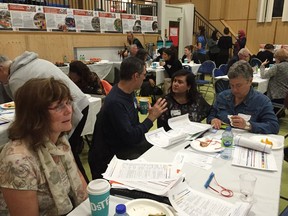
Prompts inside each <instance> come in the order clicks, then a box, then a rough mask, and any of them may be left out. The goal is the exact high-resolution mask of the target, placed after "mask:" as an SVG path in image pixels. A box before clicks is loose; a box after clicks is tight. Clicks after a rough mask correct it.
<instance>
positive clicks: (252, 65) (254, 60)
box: [250, 58, 262, 67]
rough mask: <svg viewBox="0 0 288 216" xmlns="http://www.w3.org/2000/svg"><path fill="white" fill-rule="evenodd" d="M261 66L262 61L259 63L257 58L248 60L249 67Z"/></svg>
mask: <svg viewBox="0 0 288 216" xmlns="http://www.w3.org/2000/svg"><path fill="white" fill-rule="evenodd" d="M261 64H262V61H261V60H260V59H258V58H252V59H251V60H250V65H251V67H255V66H258V67H260V66H261Z"/></svg>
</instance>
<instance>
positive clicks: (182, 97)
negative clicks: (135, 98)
mask: <svg viewBox="0 0 288 216" xmlns="http://www.w3.org/2000/svg"><path fill="white" fill-rule="evenodd" d="M171 83H172V84H171V88H170V93H168V94H167V95H166V96H165V99H166V101H167V108H168V110H167V111H166V112H164V113H163V114H162V115H161V116H160V117H159V118H158V120H157V125H158V128H159V127H164V129H165V130H166V131H167V130H170V127H169V125H168V119H169V118H173V117H175V116H180V115H184V114H186V113H188V114H189V119H190V121H194V122H201V121H202V120H203V119H205V118H206V117H207V116H208V114H209V111H210V108H211V106H210V105H209V104H208V103H207V102H206V100H205V99H204V98H203V97H202V95H201V94H200V93H199V92H198V91H197V87H196V82H195V76H194V74H193V73H191V72H189V71H187V70H184V69H181V70H179V71H177V72H176V73H175V74H174V75H173V77H172V81H171Z"/></svg>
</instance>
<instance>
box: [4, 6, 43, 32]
mask: <svg viewBox="0 0 288 216" xmlns="http://www.w3.org/2000/svg"><path fill="white" fill-rule="evenodd" d="M8 8H9V10H10V15H11V22H12V28H13V30H19V29H35V30H36V29H37V30H46V19H45V14H44V11H43V7H42V6H37V5H23V4H9V5H8Z"/></svg>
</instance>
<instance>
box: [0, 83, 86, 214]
mask: <svg viewBox="0 0 288 216" xmlns="http://www.w3.org/2000/svg"><path fill="white" fill-rule="evenodd" d="M14 99H15V107H16V108H15V120H14V122H12V124H11V126H10V127H9V130H8V134H9V139H10V141H9V142H8V143H7V144H5V146H4V148H3V149H2V151H1V153H0V215H11V216H12V215H29V216H35V215H37V216H39V215H55V216H57V215H66V214H67V213H69V212H70V211H71V210H72V209H73V208H74V207H75V206H77V205H79V204H80V203H81V202H83V201H84V200H85V199H86V198H87V193H86V187H87V184H86V181H85V180H84V178H83V176H82V174H81V172H80V171H79V170H78V168H77V165H76V163H75V160H74V157H73V154H72V151H71V149H70V145H69V143H68V140H67V137H66V136H65V134H66V133H67V132H69V131H70V130H71V129H72V123H71V120H72V103H71V102H72V96H71V93H70V90H69V88H68V87H67V86H66V85H65V84H64V83H63V82H62V81H60V80H55V79H54V78H41V79H40V78H38V79H31V80H29V81H27V82H26V83H25V84H24V85H23V86H22V87H20V88H19V89H18V90H17V92H16V94H15V98H14Z"/></svg>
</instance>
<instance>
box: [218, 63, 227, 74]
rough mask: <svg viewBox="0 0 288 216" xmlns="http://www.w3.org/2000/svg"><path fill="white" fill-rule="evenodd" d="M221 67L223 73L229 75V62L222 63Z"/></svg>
mask: <svg viewBox="0 0 288 216" xmlns="http://www.w3.org/2000/svg"><path fill="white" fill-rule="evenodd" d="M219 69H220V70H221V71H222V73H223V75H227V73H228V71H227V69H228V65H227V64H221V65H220V66H219Z"/></svg>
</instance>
